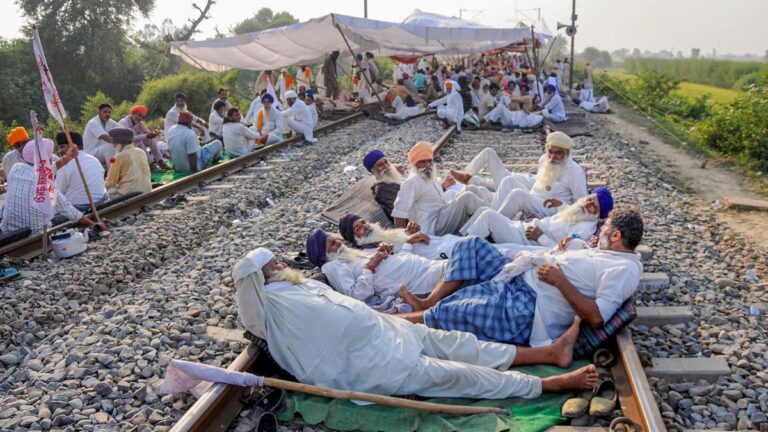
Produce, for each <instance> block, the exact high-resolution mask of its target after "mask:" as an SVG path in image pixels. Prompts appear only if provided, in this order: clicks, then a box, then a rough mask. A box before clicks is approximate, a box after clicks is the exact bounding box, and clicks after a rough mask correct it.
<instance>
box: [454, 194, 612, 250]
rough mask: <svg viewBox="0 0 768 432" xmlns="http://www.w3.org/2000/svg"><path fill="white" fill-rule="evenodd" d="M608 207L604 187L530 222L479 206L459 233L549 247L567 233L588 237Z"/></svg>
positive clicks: (497, 241) (595, 228) (609, 204)
mask: <svg viewBox="0 0 768 432" xmlns="http://www.w3.org/2000/svg"><path fill="white" fill-rule="evenodd" d="M562 207H565V206H562ZM611 210H613V196H612V195H611V193H610V192H609V191H608V189H606V188H598V189H595V191H594V192H593V193H592V194H590V195H587V196H586V197H584V198H580V199H579V200H578V201H576V202H575V203H573V204H571V205H570V206H568V207H566V208H562V210H560V212H559V213H557V214H555V215H554V216H548V217H545V218H540V219H533V220H531V221H530V222H522V221H517V220H515V221H513V220H510V219H509V218H508V217H506V216H504V215H503V214H501V213H499V212H498V211H496V210H492V209H489V208H482V209H480V210H478V211H477V212H476V213H475V214H474V215H473V216H472V218H471V219H470V220H469V221H468V222H467V224H466V225H464V226H463V227H462V228H461V233H462V234H463V235H470V236H478V237H482V238H490V239H491V241H493V242H494V243H516V244H524V245H533V246H548V247H552V246H555V245H556V244H557V243H558V242H559V241H560V240H562V239H564V238H566V237H570V236H575V237H577V238H581V239H584V240H587V239H589V238H590V237H592V235H593V234H594V233H595V232H596V231H597V223H598V222H599V221H600V220H601V219H605V218H606V217H608V214H609V213H610V212H611Z"/></svg>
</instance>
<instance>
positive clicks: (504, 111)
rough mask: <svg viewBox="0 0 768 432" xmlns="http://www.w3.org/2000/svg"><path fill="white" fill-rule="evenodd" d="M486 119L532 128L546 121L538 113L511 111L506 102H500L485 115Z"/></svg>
mask: <svg viewBox="0 0 768 432" xmlns="http://www.w3.org/2000/svg"><path fill="white" fill-rule="evenodd" d="M485 120H487V121H490V122H499V123H501V125H502V126H504V127H520V128H532V127H536V126H538V125H540V124H541V122H542V121H544V117H543V116H541V115H538V114H527V113H525V112H523V111H511V110H510V109H509V108H507V107H506V106H504V104H498V105H496V107H495V108H494V109H492V110H491V112H489V113H488V114H486V115H485Z"/></svg>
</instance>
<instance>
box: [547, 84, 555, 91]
mask: <svg viewBox="0 0 768 432" xmlns="http://www.w3.org/2000/svg"><path fill="white" fill-rule="evenodd" d="M544 90H552V91H555V90H557V87H555V86H554V85H552V84H547V86H546V87H544Z"/></svg>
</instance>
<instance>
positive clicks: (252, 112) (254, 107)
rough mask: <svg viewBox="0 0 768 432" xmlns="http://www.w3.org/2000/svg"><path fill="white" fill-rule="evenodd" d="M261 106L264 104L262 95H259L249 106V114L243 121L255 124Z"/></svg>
mask: <svg viewBox="0 0 768 432" xmlns="http://www.w3.org/2000/svg"><path fill="white" fill-rule="evenodd" d="M261 106H262V103H261V97H260V96H257V97H256V99H254V100H252V101H251V105H250V106H249V107H248V114H246V115H245V118H244V119H243V123H245V124H255V123H256V114H258V112H259V109H260V108H261Z"/></svg>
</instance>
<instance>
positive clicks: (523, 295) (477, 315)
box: [401, 209, 643, 346]
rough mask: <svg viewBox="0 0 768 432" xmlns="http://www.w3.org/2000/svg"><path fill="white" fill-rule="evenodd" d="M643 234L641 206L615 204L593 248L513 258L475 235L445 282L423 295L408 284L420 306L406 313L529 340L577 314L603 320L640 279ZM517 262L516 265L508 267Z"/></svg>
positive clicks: (435, 324)
mask: <svg viewBox="0 0 768 432" xmlns="http://www.w3.org/2000/svg"><path fill="white" fill-rule="evenodd" d="M642 235H643V219H642V217H641V216H640V214H639V213H637V212H636V211H634V210H628V209H615V210H613V211H612V212H611V214H610V216H609V217H608V219H607V220H606V222H605V224H604V225H603V227H602V229H601V230H600V236H599V240H598V247H597V248H595V249H579V250H573V251H566V252H563V253H560V254H549V253H547V252H543V253H534V254H522V256H521V255H518V256H517V257H516V258H515V260H514V261H512V260H511V259H510V258H508V257H507V256H505V255H503V254H502V253H500V252H499V251H498V250H497V249H496V248H494V247H493V246H492V245H491V244H489V243H488V242H486V241H484V240H482V239H481V238H479V237H470V238H468V239H465V240H463V241H461V242H459V243H458V244H457V245H456V246H455V247H454V251H453V256H452V257H451V259H450V260H449V264H448V269H447V270H446V276H445V278H444V280H443V282H442V283H441V284H440V285H439V286H438V287H437V288H436V289H435V290H434V291H433V292H432V294H430V295H429V296H428V297H427V298H426V299H420V298H418V297H416V296H414V295H412V294H411V293H409V292H408V290H407V288H406V287H403V289H402V290H401V295H402V297H403V299H404V300H405V301H406V303H408V304H410V305H411V306H412V307H413V308H414V310H421V312H415V313H412V314H404V315H401V317H403V318H405V319H407V320H409V321H411V322H415V323H424V324H426V325H427V326H428V327H431V328H437V329H442V330H460V331H466V332H470V333H472V334H475V335H476V336H477V337H478V338H479V339H481V340H486V341H491V342H504V343H514V344H528V345H531V346H541V345H546V344H549V343H551V341H552V340H553V339H556V338H557V337H559V336H560V335H562V334H563V332H564V331H566V329H567V328H568V327H569V325H570V324H571V322H572V321H573V319H574V317H576V316H578V317H580V318H581V319H583V320H584V321H585V322H587V323H588V324H589V325H590V326H592V327H595V328H599V327H601V326H602V325H603V324H604V323H605V322H606V321H607V320H608V319H610V317H611V316H612V315H613V314H614V313H615V312H616V310H617V309H618V308H619V307H620V306H621V304H622V303H624V302H625V301H626V300H627V299H628V298H629V297H630V296H631V295H632V294H633V293H634V292H635V290H637V287H638V286H639V283H640V274H641V273H642V268H643V265H642V263H641V262H640V258H639V256H638V254H636V253H635V247H637V245H638V244H639V243H640V240H641V239H642ZM512 269H517V270H518V271H517V272H514V273H509V272H507V270H510V271H511V270H512ZM497 276H498V277H497ZM465 284H466V286H465ZM462 286H465V287H464V288H462Z"/></svg>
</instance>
